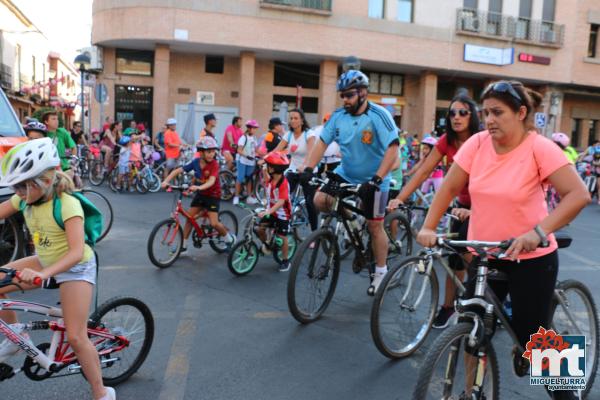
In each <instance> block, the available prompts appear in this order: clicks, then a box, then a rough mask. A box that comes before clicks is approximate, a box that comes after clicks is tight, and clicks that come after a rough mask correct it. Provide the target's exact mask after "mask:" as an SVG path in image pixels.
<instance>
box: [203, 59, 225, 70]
mask: <svg viewBox="0 0 600 400" xmlns="http://www.w3.org/2000/svg"><path fill="white" fill-rule="evenodd" d="M224 68H225V57H223V56H206V60H205V62H204V72H206V73H207V74H222V73H223V69H224Z"/></svg>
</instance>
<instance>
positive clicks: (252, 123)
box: [246, 119, 260, 128]
mask: <svg viewBox="0 0 600 400" xmlns="http://www.w3.org/2000/svg"><path fill="white" fill-rule="evenodd" d="M246 127H248V128H259V127H260V126H259V125H258V122H256V120H255V119H249V120H248V121H246Z"/></svg>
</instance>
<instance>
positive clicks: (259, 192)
mask: <svg viewBox="0 0 600 400" xmlns="http://www.w3.org/2000/svg"><path fill="white" fill-rule="evenodd" d="M259 174H260V172H259ZM267 193H268V191H267V188H265V186H264V185H263V180H262V179H261V178H260V175H258V176H257V177H256V179H255V180H254V197H255V198H256V199H257V200H258V202H259V204H261V205H263V206H266V205H267Z"/></svg>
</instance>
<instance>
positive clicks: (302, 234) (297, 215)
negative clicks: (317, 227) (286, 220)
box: [290, 201, 312, 242]
mask: <svg viewBox="0 0 600 400" xmlns="http://www.w3.org/2000/svg"><path fill="white" fill-rule="evenodd" d="M290 225H291V227H292V233H293V234H294V236H295V237H296V240H297V241H298V242H302V241H303V240H304V239H306V238H307V237H308V235H310V234H311V232H312V230H311V227H310V222H309V221H308V211H307V210H306V205H305V204H304V201H301V202H300V203H298V204H296V205H295V206H294V209H293V210H292V218H291V220H290Z"/></svg>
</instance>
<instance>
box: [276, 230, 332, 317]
mask: <svg viewBox="0 0 600 400" xmlns="http://www.w3.org/2000/svg"><path fill="white" fill-rule="evenodd" d="M339 274H340V255H339V249H338V246H337V239H336V238H335V236H334V235H333V232H331V231H330V230H329V229H320V230H318V231H314V232H313V233H312V234H310V235H309V236H308V237H307V238H306V239H305V240H304V242H302V244H301V245H300V247H299V248H298V250H297V251H296V256H295V257H294V258H293V260H292V269H291V271H290V276H289V279H288V286H287V300H288V308H289V310H290V312H291V313H292V315H293V316H294V318H295V319H296V320H297V321H298V322H300V323H303V324H307V323H310V322H313V321H316V320H317V319H319V318H320V317H321V315H322V314H323V312H324V311H325V309H326V308H327V306H328V305H329V302H330V301H331V298H332V297H333V293H334V292H335V287H336V285H337V280H338V277H339Z"/></svg>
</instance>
